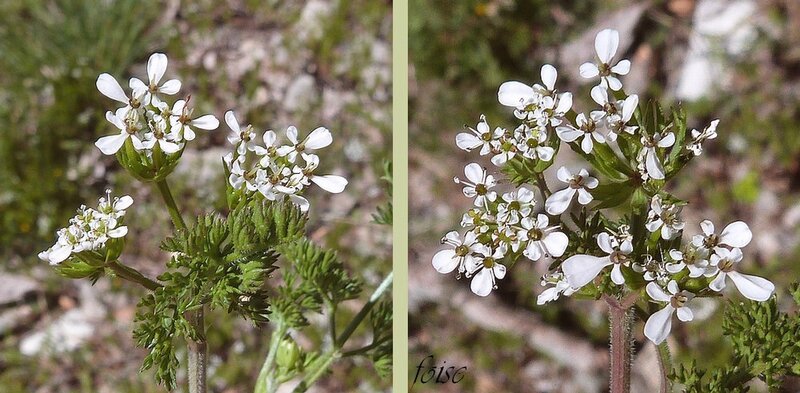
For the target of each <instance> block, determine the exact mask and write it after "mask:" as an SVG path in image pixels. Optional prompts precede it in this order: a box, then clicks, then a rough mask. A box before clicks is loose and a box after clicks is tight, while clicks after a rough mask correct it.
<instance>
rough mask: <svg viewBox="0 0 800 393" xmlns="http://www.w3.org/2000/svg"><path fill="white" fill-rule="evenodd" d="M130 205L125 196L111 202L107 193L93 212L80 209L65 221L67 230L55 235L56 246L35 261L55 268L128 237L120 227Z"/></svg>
mask: <svg viewBox="0 0 800 393" xmlns="http://www.w3.org/2000/svg"><path fill="white" fill-rule="evenodd" d="M132 204H133V198H131V197H130V196H128V195H125V196H123V197H114V198H113V199H112V198H111V192H110V191H107V192H106V196H105V197H101V198H100V201H99V203H98V205H97V209H92V208H89V207H86V206H81V207H80V208H79V209H78V214H76V215H75V216H74V217H72V218H71V219H70V220H69V226H67V227H66V228H61V229H59V230H58V231H57V232H56V243H55V244H54V245H53V246H52V247H50V248H48V249H47V250H45V251H42V252H40V253H39V259H41V260H43V261H46V262H49V263H50V264H51V265H57V264H60V263H61V262H64V261H65V260H67V259H69V258H70V257H72V256H73V255H76V254H79V253H82V252H85V251H100V250H103V249H104V248H105V246H106V242H107V241H108V240H109V239H118V238H122V237H124V236H125V235H126V234H127V233H128V227H126V226H124V225H122V220H123V217H125V210H126V209H127V208H129V207H130V206H131V205H132Z"/></svg>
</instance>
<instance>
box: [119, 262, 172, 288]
mask: <svg viewBox="0 0 800 393" xmlns="http://www.w3.org/2000/svg"><path fill="white" fill-rule="evenodd" d="M106 267H108V268H109V269H111V270H113V271H114V274H116V275H117V276H118V277H120V278H123V279H125V280H128V281H131V282H135V283H137V284H139V285H141V286H143V287H145V288H147V289H149V290H151V291H155V290H156V289H158V288H161V284H159V283H157V282H155V281H153V280H151V279H149V278H147V277H145V275H144V274H142V273H140V272H139V271H138V270H136V269H134V268H132V267H130V266H125V265H123V264H121V263H120V262H119V261H110V262H108V264H106Z"/></svg>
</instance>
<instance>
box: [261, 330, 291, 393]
mask: <svg viewBox="0 0 800 393" xmlns="http://www.w3.org/2000/svg"><path fill="white" fill-rule="evenodd" d="M275 323H276V326H275V330H273V331H272V335H271V336H270V339H269V352H267V357H266V359H264V364H263V365H262V366H261V371H259V373H258V379H257V380H256V389H255V393H272V392H274V391H275V390H276V389H277V385H278V384H277V383H276V381H274V380H273V379H274V374H273V372H272V370H273V368H274V365H275V358H276V356H277V354H278V348H279V347H280V344H281V340H283V336H284V335H285V334H286V324H285V323H284V322H283V320H281V319H278V320H276V321H275Z"/></svg>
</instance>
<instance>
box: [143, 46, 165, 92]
mask: <svg viewBox="0 0 800 393" xmlns="http://www.w3.org/2000/svg"><path fill="white" fill-rule="evenodd" d="M166 71H167V55H165V54H163V53H153V54H152V55H150V59H148V60H147V77H148V78H150V83H152V84H154V85H158V82H159V81H161V78H162V77H163V76H164V72H166Z"/></svg>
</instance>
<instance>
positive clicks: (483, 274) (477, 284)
mask: <svg viewBox="0 0 800 393" xmlns="http://www.w3.org/2000/svg"><path fill="white" fill-rule="evenodd" d="M493 287H494V276H493V275H492V271H491V270H490V269H481V270H480V271H479V272H478V274H476V275H475V277H474V278H473V279H472V282H471V283H470V285H469V288H470V289H471V290H472V293H474V294H476V295H478V296H489V294H490V293H492V288H493Z"/></svg>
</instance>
